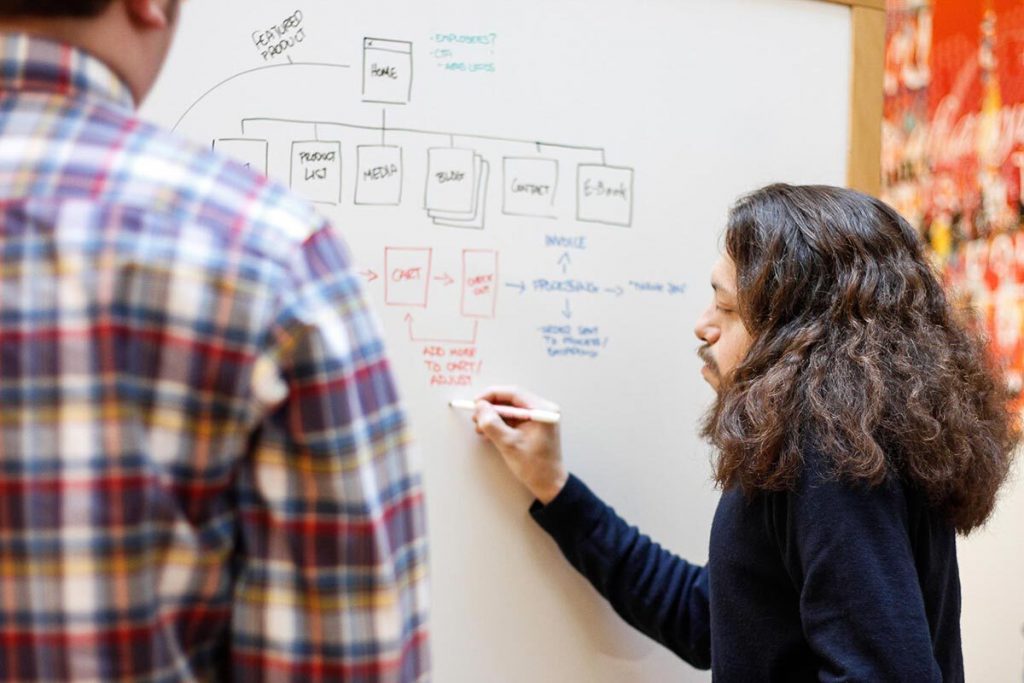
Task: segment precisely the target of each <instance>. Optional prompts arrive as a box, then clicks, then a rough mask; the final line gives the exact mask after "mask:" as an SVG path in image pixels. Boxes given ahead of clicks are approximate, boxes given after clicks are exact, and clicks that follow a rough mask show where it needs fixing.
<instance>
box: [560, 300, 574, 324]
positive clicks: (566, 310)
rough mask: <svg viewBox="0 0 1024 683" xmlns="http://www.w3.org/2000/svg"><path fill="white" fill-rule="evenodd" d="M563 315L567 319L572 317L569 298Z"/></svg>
mask: <svg viewBox="0 0 1024 683" xmlns="http://www.w3.org/2000/svg"><path fill="white" fill-rule="evenodd" d="M562 315H564V316H565V317H566V318H567V319H568V318H571V317H572V307H571V306H569V300H568V299H566V300H565V308H563V309H562Z"/></svg>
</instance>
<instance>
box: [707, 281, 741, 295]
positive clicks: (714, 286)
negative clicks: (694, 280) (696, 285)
mask: <svg viewBox="0 0 1024 683" xmlns="http://www.w3.org/2000/svg"><path fill="white" fill-rule="evenodd" d="M711 289H713V290H715V291H716V292H718V293H720V294H725V295H726V296H736V293H735V292H733V291H732V290H731V289H729V288H728V287H724V286H722V285H721V284H719V283H718V282H715V279H714V278H711Z"/></svg>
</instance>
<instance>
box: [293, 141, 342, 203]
mask: <svg viewBox="0 0 1024 683" xmlns="http://www.w3.org/2000/svg"><path fill="white" fill-rule="evenodd" d="M290 175H291V187H292V189H293V190H295V191H296V192H298V193H299V194H301V195H302V196H303V197H305V198H306V199H308V200H309V201H311V202H317V203H320V204H340V203H341V143H340V142H338V141H327V142H324V141H321V140H300V141H297V142H293V143H292V160H291V174H290Z"/></svg>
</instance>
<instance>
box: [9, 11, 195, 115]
mask: <svg viewBox="0 0 1024 683" xmlns="http://www.w3.org/2000/svg"><path fill="white" fill-rule="evenodd" d="M180 4H181V0H119V1H118V0H0V30H4V31H11V32H16V33H27V34H31V35H34V36H39V37H43V38H48V39H51V40H56V41H59V42H62V43H66V44H69V45H73V46H75V47H77V48H79V49H82V50H84V51H86V52H88V53H89V54H91V55H92V56H94V57H96V58H98V59H100V61H102V62H103V63H105V64H106V65H107V66H108V67H109V68H111V69H112V70H113V71H114V72H115V73H116V74H117V75H118V76H119V77H120V78H121V79H122V80H123V81H124V82H125V83H126V84H127V85H128V86H129V88H130V89H131V91H132V95H133V96H134V98H135V102H136V103H139V102H141V101H142V100H143V98H144V97H145V96H146V94H147V93H148V92H149V91H150V89H151V88H152V87H153V84H154V83H155V82H156V78H157V76H158V75H159V73H160V69H161V68H162V66H163V64H164V61H165V59H166V58H167V53H168V51H169V50H170V46H171V41H172V40H173V37H174V31H175V28H176V25H177V16H178V9H179V6H180Z"/></svg>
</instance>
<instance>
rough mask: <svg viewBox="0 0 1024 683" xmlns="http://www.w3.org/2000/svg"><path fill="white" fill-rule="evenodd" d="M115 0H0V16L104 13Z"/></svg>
mask: <svg viewBox="0 0 1024 683" xmlns="http://www.w3.org/2000/svg"><path fill="white" fill-rule="evenodd" d="M111 2H113V0H0V17H25V18H27V17H36V18H39V17H73V18H77V19H84V18H88V17H96V16H99V15H100V14H102V13H103V11H104V10H106V9H107V7H108V6H109V5H110V3H111Z"/></svg>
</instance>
